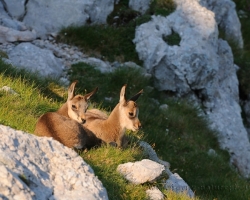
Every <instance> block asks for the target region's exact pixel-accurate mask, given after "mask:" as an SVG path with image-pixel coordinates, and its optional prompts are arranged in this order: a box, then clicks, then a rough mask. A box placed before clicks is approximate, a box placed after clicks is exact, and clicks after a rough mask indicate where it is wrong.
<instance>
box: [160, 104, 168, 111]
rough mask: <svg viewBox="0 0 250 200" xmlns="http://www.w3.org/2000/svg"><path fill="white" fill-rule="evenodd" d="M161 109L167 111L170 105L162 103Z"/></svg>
mask: <svg viewBox="0 0 250 200" xmlns="http://www.w3.org/2000/svg"><path fill="white" fill-rule="evenodd" d="M159 109H160V110H165V111H166V110H168V105H167V104H162V105H160V107H159Z"/></svg>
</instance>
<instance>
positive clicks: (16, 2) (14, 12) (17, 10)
mask: <svg viewBox="0 0 250 200" xmlns="http://www.w3.org/2000/svg"><path fill="white" fill-rule="evenodd" d="M2 2H3V3H4V7H5V10H6V11H7V12H8V14H9V15H10V16H12V17H13V18H14V19H21V18H22V17H23V16H24V14H25V3H26V0H7V1H2Z"/></svg>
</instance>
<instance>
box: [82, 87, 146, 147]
mask: <svg viewBox="0 0 250 200" xmlns="http://www.w3.org/2000/svg"><path fill="white" fill-rule="evenodd" d="M125 89H126V85H124V86H123V87H122V88H121V92H120V101H119V103H118V104H117V105H116V107H115V108H114V109H113V110H112V112H111V113H110V115H109V116H108V115H106V114H105V113H104V112H102V111H100V110H98V109H90V110H87V112H86V123H85V124H83V126H84V127H86V128H87V129H89V130H90V131H92V132H93V133H94V134H95V135H96V136H97V137H98V138H100V139H101V140H102V141H104V142H105V143H108V144H113V143H116V145H117V146H118V147H123V148H124V147H126V145H127V142H128V141H126V139H125V131H126V129H128V130H132V131H136V130H139V128H140V127H141V123H140V121H139V119H138V115H139V108H138V106H137V104H136V100H137V99H138V98H139V96H140V95H141V94H142V92H143V90H141V91H140V92H138V93H137V94H136V95H134V96H133V97H132V98H130V99H129V100H126V98H125Z"/></svg>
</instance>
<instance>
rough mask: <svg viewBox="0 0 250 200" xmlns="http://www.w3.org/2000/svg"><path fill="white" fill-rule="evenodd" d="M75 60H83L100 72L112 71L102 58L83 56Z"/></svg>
mask: <svg viewBox="0 0 250 200" xmlns="http://www.w3.org/2000/svg"><path fill="white" fill-rule="evenodd" d="M77 62H83V63H86V64H89V65H92V66H94V67H95V68H96V69H98V70H99V71H100V72H102V73H108V72H111V71H112V69H111V66H110V64H109V63H107V62H105V61H103V60H100V59H98V58H94V57H89V58H83V59H81V60H78V61H77Z"/></svg>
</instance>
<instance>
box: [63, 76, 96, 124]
mask: <svg viewBox="0 0 250 200" xmlns="http://www.w3.org/2000/svg"><path fill="white" fill-rule="evenodd" d="M76 83H77V81H74V82H73V83H72V84H71V85H70V87H69V89H68V99H67V102H66V104H67V107H68V116H69V118H71V119H74V120H76V121H77V122H79V123H85V122H86V116H85V113H86V111H87V108H88V100H89V99H90V97H91V96H92V95H93V94H95V93H96V92H97V90H98V87H97V88H95V89H94V90H93V91H92V92H90V93H88V94H86V95H84V96H82V95H76V96H75V94H74V91H75V85H76Z"/></svg>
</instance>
